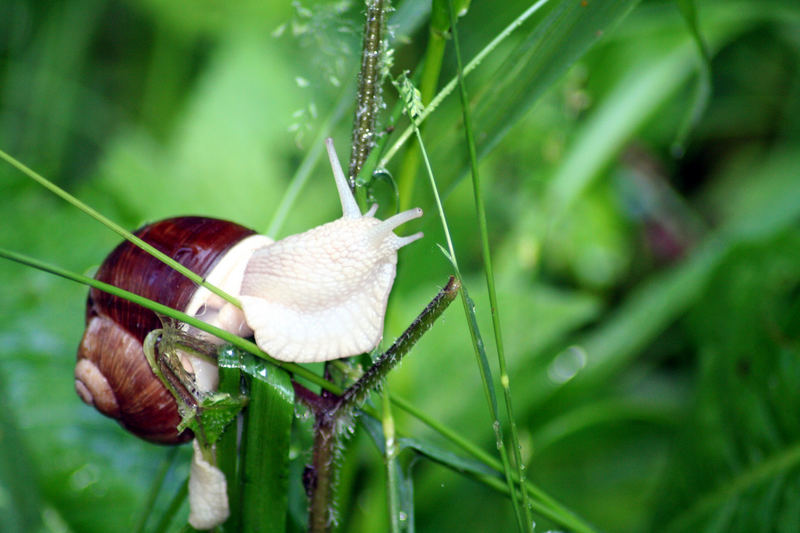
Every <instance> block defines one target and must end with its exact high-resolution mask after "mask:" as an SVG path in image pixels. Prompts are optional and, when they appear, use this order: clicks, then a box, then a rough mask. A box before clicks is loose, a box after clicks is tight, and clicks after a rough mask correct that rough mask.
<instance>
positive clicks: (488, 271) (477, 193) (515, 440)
mask: <svg viewBox="0 0 800 533" xmlns="http://www.w3.org/2000/svg"><path fill="white" fill-rule="evenodd" d="M447 1H448V7H449V10H450V31H451V32H452V33H453V47H454V49H455V54H456V68H457V70H458V76H457V77H458V86H459V89H460V91H459V92H460V95H461V109H462V114H463V117H464V133H465V135H466V142H467V148H468V150H469V160H470V167H471V169H472V191H473V197H474V199H475V211H476V214H477V216H478V227H479V230H480V236H481V245H482V247H483V253H482V255H483V271H484V274H485V275H486V287H487V290H488V291H489V304H490V308H491V315H492V328H493V329H494V340H495V345H496V347H497V361H498V367H499V369H500V386H501V387H502V389H503V398H504V400H505V404H506V416H507V417H508V424H509V428H510V434H511V443H510V446H511V449H512V451H513V455H514V462H515V463H516V466H517V475H518V476H519V480H520V483H521V484H522V485H524V484H525V463H523V461H522V451H521V449H522V447H521V446H520V443H519V434H518V433H517V423H516V421H515V419H514V409H513V405H512V401H511V378H510V377H509V375H508V369H507V367H506V355H505V349H504V347H503V334H502V330H501V328H500V306H499V304H498V303H497V293H496V291H495V288H494V269H493V268H492V255H491V250H490V248H489V229H488V224H487V222H486V207H485V205H484V202H483V194H482V192H481V180H480V173H479V172H478V157H477V155H476V151H475V137H474V135H473V128H472V115H471V113H470V110H469V98H468V97H467V87H466V84H465V82H464V70H463V67H462V64H461V47H460V45H459V41H458V26H457V24H456V13H455V9H454V8H453V0H447ZM521 493H522V501H521V502H520V504H521V506H522V511H523V515H524V517H525V520H524V522H523V531H531V532H532V531H533V517H532V516H531V513H530V506H529V504H528V493H527V491H525V490H522V491H521Z"/></svg>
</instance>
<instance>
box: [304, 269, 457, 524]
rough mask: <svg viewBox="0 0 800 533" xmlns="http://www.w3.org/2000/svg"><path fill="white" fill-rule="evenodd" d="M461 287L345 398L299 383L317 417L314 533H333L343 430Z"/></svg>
mask: <svg viewBox="0 0 800 533" xmlns="http://www.w3.org/2000/svg"><path fill="white" fill-rule="evenodd" d="M460 287H461V284H460V283H459V281H458V280H457V279H456V278H454V277H452V276H451V277H450V279H449V280H448V282H447V285H445V286H444V288H443V289H442V290H440V291H439V293H438V294H437V295H436V296H435V297H434V298H433V300H431V302H430V303H429V304H428V305H427V306H426V307H425V309H423V311H422V313H420V314H419V316H417V318H416V319H414V321H413V322H412V323H411V325H410V326H409V327H408V328H407V329H406V330H405V331H404V332H403V334H402V335H400V337H399V338H398V339H397V341H395V343H394V344H392V346H391V347H390V348H389V349H388V350H386V352H384V353H383V354H382V355H381V356H380V357H379V358H378V360H377V361H375V363H374V364H373V365H372V366H371V367H370V368H369V369H368V370H367V371H366V372H365V373H364V375H363V376H362V377H361V378H360V379H359V380H358V381H356V382H355V383H354V384H353V385H351V386H350V387H348V388H347V390H345V391H344V393H343V394H342V395H341V396H335V395H333V394H331V393H329V392H327V391H323V393H322V395H320V396H317V395H316V394H314V393H312V392H311V391H309V390H308V389H306V388H305V387H303V386H301V385H298V384H296V383H295V385H294V388H295V392H296V394H297V398H298V399H299V400H301V401H302V402H303V403H305V404H306V405H307V406H308V407H309V408H310V409H311V410H312V411H313V413H314V418H315V424H314V452H313V457H312V465H311V468H310V469H309V471H308V476H307V477H306V492H307V494H308V497H309V499H310V505H309V515H308V530H309V531H310V532H312V533H323V532H326V531H330V529H331V528H332V526H333V524H334V523H335V518H336V517H335V513H334V505H333V488H334V485H335V482H336V474H337V466H338V465H337V461H336V459H337V457H336V454H337V453H338V451H339V449H340V445H339V444H340V443H339V438H340V435H341V432H339V431H338V428H339V427H343V426H345V425H346V424H345V422H346V419H347V417H349V416H351V415H352V414H353V412H354V411H355V409H357V408H358V407H359V406H360V405H361V404H363V403H364V402H365V401H366V399H367V396H368V395H369V393H370V392H371V391H372V390H374V389H377V388H379V387H380V385H381V383H382V382H383V380H384V379H385V378H386V376H387V375H388V373H389V372H390V371H391V370H392V369H393V368H394V367H395V366H397V363H399V362H400V360H401V359H402V358H403V357H404V356H405V355H406V354H407V353H408V352H409V351H410V350H411V348H412V347H413V346H414V345H415V344H416V343H417V341H418V340H419V339H420V337H422V335H423V334H424V333H425V332H426V331H428V330H429V329H430V328H431V326H432V325H433V323H434V322H435V321H436V319H438V318H439V316H441V314H442V313H443V312H444V310H445V309H447V306H448V305H450V302H452V301H453V300H454V299H455V297H456V296H457V295H458V292H459V289H460Z"/></svg>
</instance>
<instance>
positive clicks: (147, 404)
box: [75, 217, 255, 444]
mask: <svg viewBox="0 0 800 533" xmlns="http://www.w3.org/2000/svg"><path fill="white" fill-rule="evenodd" d="M254 233H255V232H253V231H252V230H250V229H247V228H245V227H243V226H240V225H238V224H234V223H233V222H228V221H224V220H218V219H212V218H203V217H177V218H171V219H166V220H162V221H160V222H156V223H154V224H151V225H148V226H145V227H143V228H141V229H140V230H139V231H137V232H136V235H137V236H138V237H140V238H141V239H142V240H144V241H145V242H147V243H149V244H151V245H153V246H154V247H155V248H157V249H158V250H160V251H162V252H164V253H165V254H167V255H168V256H170V257H171V258H173V259H175V260H176V261H178V262H179V263H181V264H182V265H184V266H186V267H187V268H189V269H190V270H192V271H193V272H195V273H197V274H199V275H200V276H206V275H207V274H208V272H210V270H211V269H212V268H213V267H214V265H215V264H216V263H217V262H218V261H219V259H220V258H221V257H222V256H223V255H224V254H225V253H226V252H227V251H228V250H229V249H230V248H231V247H233V246H234V245H235V244H237V243H238V242H240V241H241V240H243V239H244V238H246V237H248V236H250V235H253V234H254ZM95 277H96V279H98V280H100V281H103V282H105V283H109V284H111V285H114V286H117V287H120V288H122V289H125V290H128V291H130V292H133V293H136V294H139V295H141V296H144V297H145V298H149V299H151V300H155V301H156V302H159V303H162V304H164V305H168V306H170V307H172V308H174V309H181V310H182V309H185V308H186V306H187V304H188V302H189V300H190V299H191V297H192V295H193V294H194V292H195V290H196V287H195V285H194V283H193V282H191V281H190V280H188V279H187V278H185V277H184V276H183V275H182V274H180V273H178V272H176V271H174V270H173V269H172V268H170V267H169V266H167V265H165V264H164V263H162V262H161V261H159V260H157V259H154V258H153V257H151V256H150V255H149V254H148V253H147V252H145V251H143V250H141V249H140V248H138V247H136V246H135V245H133V244H131V243H129V242H127V241H125V242H123V243H122V244H120V245H119V246H117V247H116V248H115V249H114V251H112V252H111V254H110V255H109V256H108V257H107V258H106V260H105V261H104V262H103V264H102V265H101V266H100V269H99V270H98V271H97V274H96V276H95ZM160 327H161V322H160V321H159V319H158V317H157V316H156V315H155V314H154V313H153V312H152V311H149V310H147V309H145V308H143V307H141V306H139V305H136V304H134V303H131V302H128V301H127V300H123V299H121V298H118V297H116V296H113V295H111V294H108V293H104V292H102V291H98V290H96V289H92V290H91V291H90V292H89V298H88V300H87V304H86V332H85V333H84V336H83V339H82V340H81V344H80V346H79V348H78V364H77V365H76V369H75V378H76V380H75V387H76V390H77V392H78V394H79V395H80V396H81V398H82V399H83V400H84V401H85V402H86V403H88V404H90V405H94V406H95V407H96V408H97V409H98V410H99V411H101V412H102V413H104V414H106V415H107V416H110V417H113V418H116V419H117V420H118V421H119V423H120V424H122V426H123V427H125V428H126V429H128V430H129V431H131V432H132V433H134V434H136V435H138V436H139V437H141V438H143V439H145V440H148V441H151V442H157V443H164V444H177V443H182V442H186V441H188V440H190V439H191V438H192V434H191V432H190V431H184V432H183V433H180V434H179V433H178V432H177V431H176V429H175V428H176V427H177V425H178V424H179V423H180V420H181V419H180V415H179V413H178V408H177V404H176V402H175V399H174V398H173V397H172V395H171V394H170V392H169V391H168V390H167V389H166V388H165V387H164V386H163V384H162V383H161V382H160V381H159V380H158V378H156V377H155V375H153V373H152V371H151V369H150V366H149V365H148V363H147V360H146V358H145V355H144V352H143V350H142V342H143V341H144V338H145V337H146V336H147V334H148V333H149V332H150V331H152V330H154V329H158V328H160Z"/></svg>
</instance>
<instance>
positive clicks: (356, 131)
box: [300, 0, 427, 532]
mask: <svg viewBox="0 0 800 533" xmlns="http://www.w3.org/2000/svg"><path fill="white" fill-rule="evenodd" d="M389 3H390V2H389V0H368V1H367V2H366V17H365V22H364V41H363V46H362V51H361V69H360V73H359V79H358V92H357V95H356V106H355V116H354V118H353V137H352V151H351V155H350V165H349V169H348V170H349V172H348V177H349V181H350V187H351V188H352V189H355V177H356V176H358V173H359V171H360V170H361V167H362V166H363V165H364V162H365V161H366V160H367V157H368V156H369V153H370V151H371V150H372V148H373V146H374V137H375V123H376V120H377V115H378V112H379V109H380V102H381V80H380V77H381V75H380V73H381V68H380V67H381V62H382V52H383V46H384V29H385V27H386V14H387V11H388V7H389ZM354 192H355V191H354ZM356 197H357V198H358V197H359V196H358V195H356ZM362 207H363V206H362ZM426 310H427V309H426ZM415 323H416V322H415ZM412 327H413V324H412ZM409 348H410V346H409ZM392 359H393V358H381V359H379V360H378V361H377V362H376V364H375V365H374V366H373V368H376V367H378V370H377V371H375V372H374V373H373V375H377V376H378V377H379V379H378V382H380V381H381V380H382V379H383V378H384V377H385V375H386V373H387V372H388V371H389V369H391V368H392V367H393V366H394V362H393V360H392ZM368 374H369V372H368ZM325 375H326V376H329V375H330V367H329V365H328V364H326V367H325ZM365 377H366V375H365ZM369 385H372V383H370V384H369ZM354 387H355V388H356V389H358V390H361V391H363V392H361V393H357V394H349V395H348V394H347V393H345V395H343V396H342V397H340V398H336V397H335V396H333V395H331V394H330V393H328V392H326V391H325V392H323V393H322V395H321V396H320V401H313V400H312V401H311V402H310V403H309V406H310V407H311V409H312V411H313V412H314V415H315V426H314V449H313V465H312V466H311V471H310V475H309V476H308V479H307V487H306V491H307V493H308V495H309V499H310V504H309V518H308V529H309V531H311V532H324V531H329V530H330V529H331V527H332V526H333V524H334V522H335V516H334V485H335V481H336V468H337V465H336V463H337V462H336V460H335V459H336V454H337V451H338V449H339V443H338V435H337V431H336V428H337V423H338V422H340V421H342V420H343V418H342V417H344V416H347V415H349V413H351V412H352V410H353V408H354V406H355V405H357V404H358V402H359V401H363V398H365V397H366V395H367V394H368V391H369V389H370V388H371V387H369V386H367V387H365V386H364V383H363V378H362V380H359V381H358V382H356V384H354V385H353V386H352V387H351V388H350V389H348V391H350V390H351V389H353V388H354ZM300 397H301V398H302V397H306V398H307V397H308V396H307V395H304V394H301V395H300ZM343 399H344V401H343ZM331 401H333V402H335V403H334V404H333V405H331V404H330V402H331Z"/></svg>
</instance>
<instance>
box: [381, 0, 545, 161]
mask: <svg viewBox="0 0 800 533" xmlns="http://www.w3.org/2000/svg"><path fill="white" fill-rule="evenodd" d="M549 1H550V0H539V1H538V2H534V3H533V5H531V6H530V7H529V8H528V9H526V10H525V11H523V12H522V13H521V14H520V15H519V16H518V17H517V18H515V19H514V20H513V21H512V22H511V24H509V25H508V26H506V27H505V28H503V31H501V32H500V33H498V34H497V36H496V37H495V38H494V39H492V40H491V41H490V42H489V44H487V45H486V46H484V47H483V49H482V50H481V51H480V52H478V53H477V54H476V55H475V57H473V58H472V60H471V61H470V62H469V63H467V64H466V66H465V67H464V71H463V74H462V75H463V77H466V76H468V75H469V74H470V73H471V72H472V71H473V70H475V69H476V68H478V65H480V64H481V61H483V60H484V59H485V58H486V56H488V55H489V54H490V53H491V52H493V51H494V50H495V49H496V48H497V47H498V46H499V45H500V43H502V42H503V41H505V40H506V39H507V38H508V37H509V36H510V35H511V34H512V33H514V31H516V30H517V29H518V28H519V27H520V26H522V24H523V23H524V22H525V21H526V20H528V19H529V18H531V17H532V16H533V15H534V14H535V13H536V12H537V11H539V9H541V8H542V6H544V5H545V4H546V3H547V2H549ZM457 84H458V77H454V78H452V79H451V80H450V81H449V82H447V85H445V86H444V87H442V90H441V91H439V94H437V95H436V97H434V98H433V100H431V103H430V104H428V105H426V106H425V109H424V110H423V111H422V113H420V115H419V117H418V119H417V123H418V124H422V123H423V122H425V119H427V118H428V117H429V116H430V114H431V113H433V112H434V111H435V110H436V108H437V107H439V105H440V104H441V103H442V102H443V101H444V99H445V98H447V97H448V96H450V94H451V93H452V92H453V91H454V90H455V88H456V85H457ZM415 127H416V126H415V125H414V124H412V125H410V126H409V127H407V128H406V129H405V130H403V133H402V134H401V135H400V137H398V138H397V140H396V141H395V142H394V144H392V146H391V147H390V148H389V149H388V150H387V151H386V153H385V154H384V155H383V157H382V158H381V160H380V162H379V163H378V167H385V166H386V165H388V164H389V161H391V160H392V158H393V157H394V155H395V154H396V153H397V151H398V150H399V149H400V147H401V146H403V144H405V142H406V141H407V140H408V138H409V137H411V135H413V134H414V128H415Z"/></svg>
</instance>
